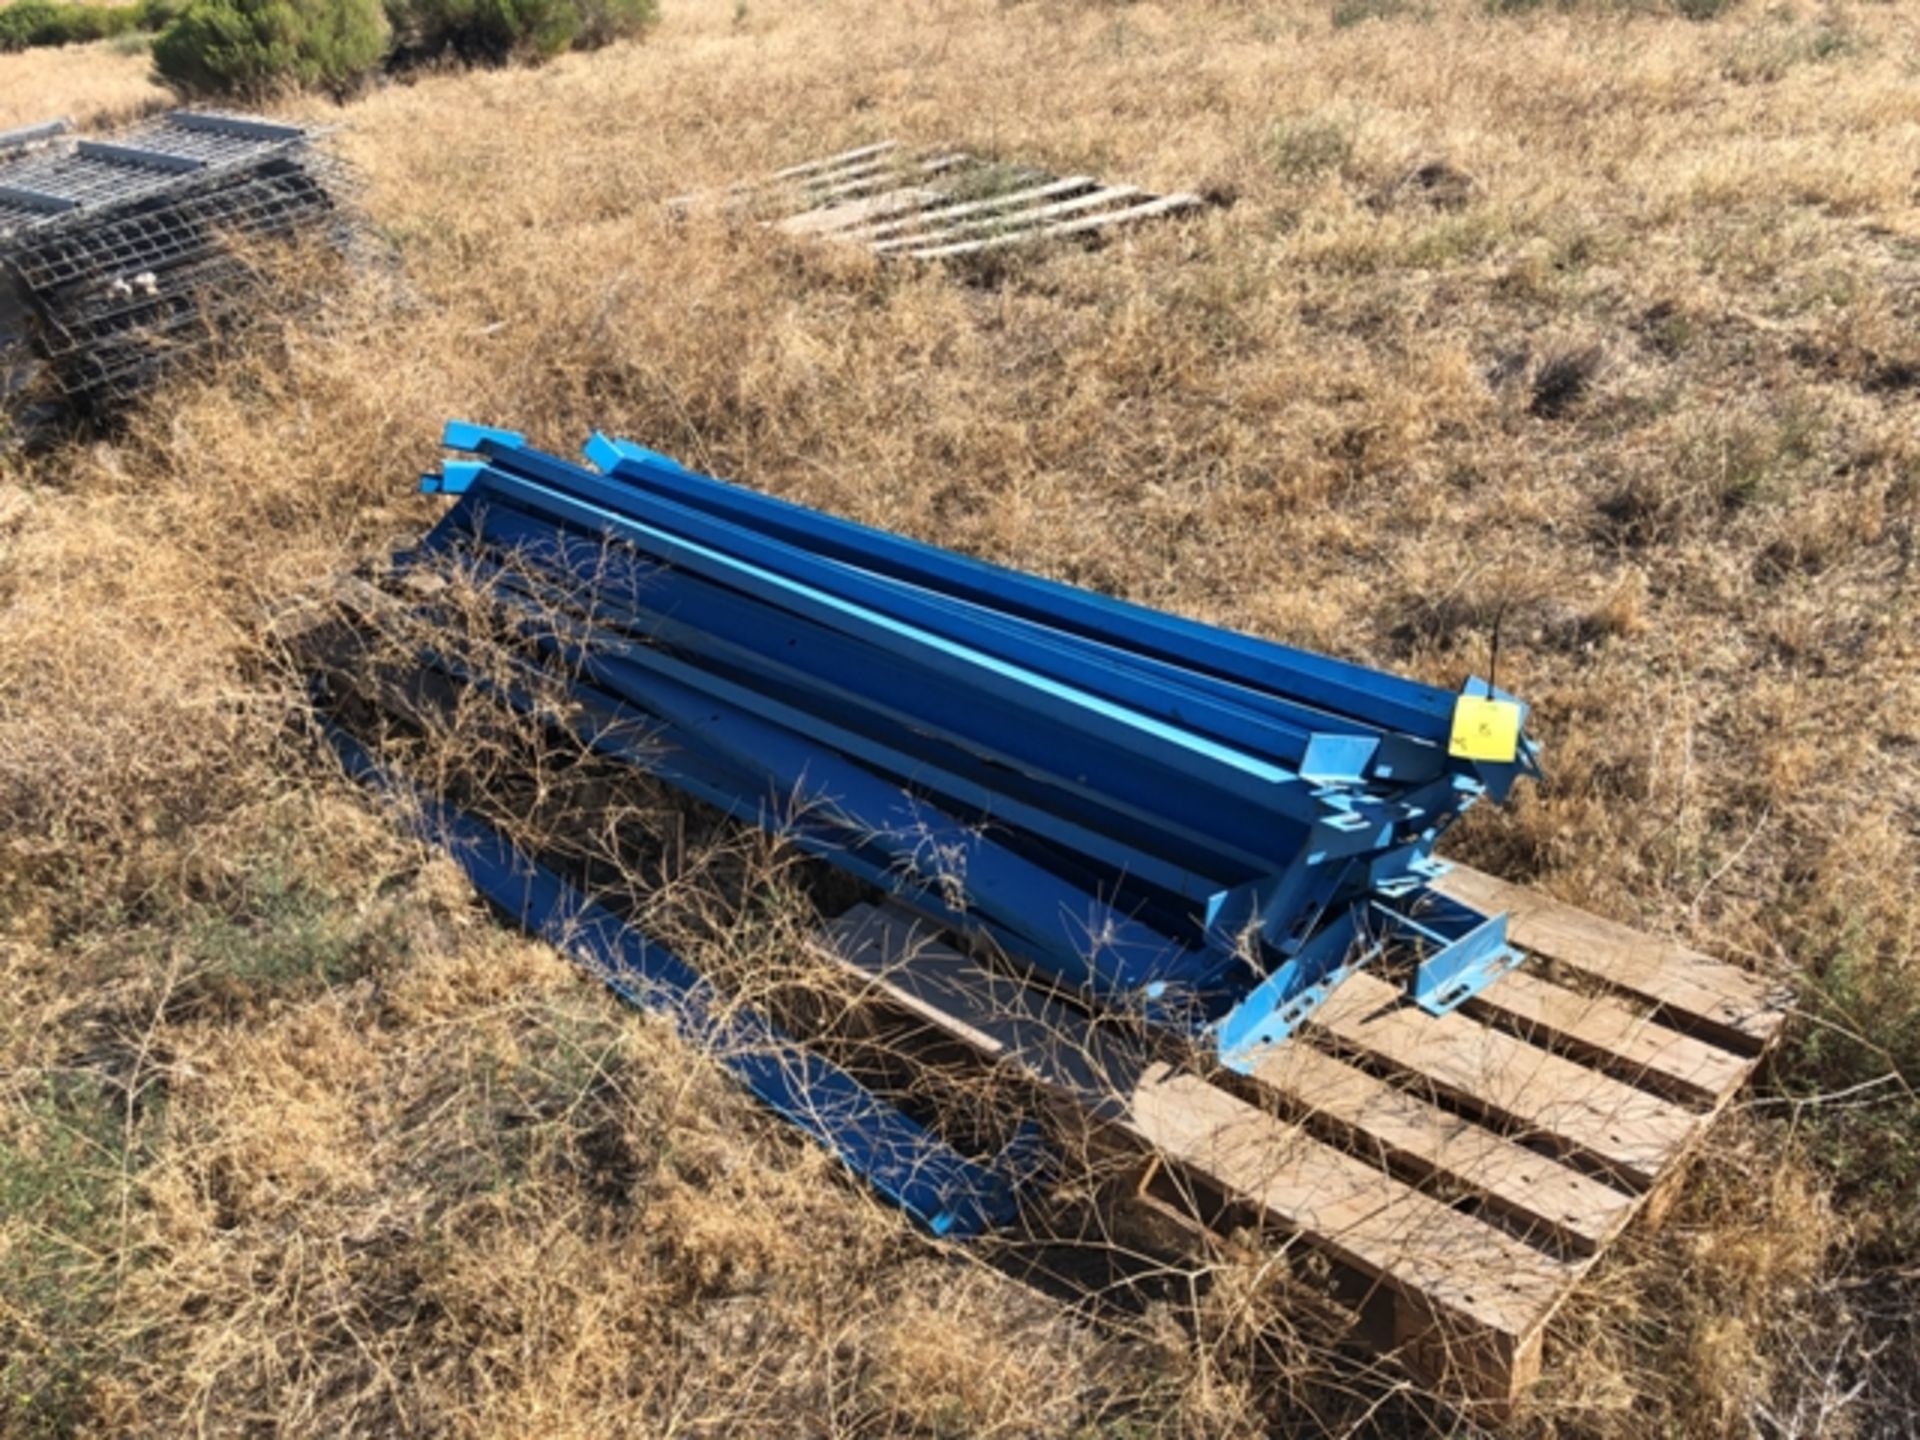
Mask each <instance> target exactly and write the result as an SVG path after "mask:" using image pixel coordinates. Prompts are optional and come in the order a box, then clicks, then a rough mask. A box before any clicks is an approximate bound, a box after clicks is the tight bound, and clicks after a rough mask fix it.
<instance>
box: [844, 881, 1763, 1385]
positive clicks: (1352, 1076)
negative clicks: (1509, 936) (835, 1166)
mask: <svg viewBox="0 0 1920 1440" xmlns="http://www.w3.org/2000/svg"><path fill="white" fill-rule="evenodd" d="M1447 886H1448V888H1449V889H1451V890H1453V891H1454V892H1455V893H1456V894H1459V895H1461V896H1462V897H1471V898H1473V899H1474V900H1475V901H1476V903H1488V904H1492V905H1497V906H1500V907H1502V908H1506V909H1509V910H1510V911H1511V912H1512V915H1513V936H1514V939H1515V941H1516V942H1517V943H1518V944H1520V945H1521V946H1523V947H1526V948H1528V949H1530V950H1532V951H1533V952H1535V953H1536V954H1538V955H1540V956H1543V957H1545V958H1546V959H1548V960H1549V961H1550V962H1551V963H1552V965H1553V966H1554V967H1555V968H1554V972H1553V973H1554V974H1555V975H1556V976H1558V977H1559V979H1556V980H1548V979H1544V978H1542V977H1541V976H1540V975H1539V974H1538V973H1535V972H1532V971H1528V970H1520V971H1516V972H1513V973H1511V974H1509V975H1507V976H1505V977H1503V978H1502V979H1501V980H1499V981H1497V982H1496V983H1495V984H1494V985H1492V986H1491V987H1490V988H1489V989H1488V990H1487V991H1486V992H1485V993H1484V994H1483V995H1482V996H1481V997H1480V998H1479V999H1477V1000H1476V1001H1474V1002H1473V1003H1472V1004H1471V1005H1470V1006H1469V1008H1468V1009H1467V1010H1466V1011H1462V1012H1459V1013H1454V1014H1450V1015H1441V1016H1434V1015H1430V1014H1427V1013H1425V1012H1424V1011H1422V1010H1421V1009H1419V1007H1417V1006H1415V1005H1413V1004H1411V1003H1409V1002H1408V1001H1407V1000H1406V998H1405V996H1404V995H1403V994H1402V993H1401V992H1400V990H1399V989H1398V988H1396V987H1394V986H1391V985H1389V984H1387V983H1385V982H1383V981H1381V980H1378V979H1375V978H1374V977H1372V976H1370V975H1367V974H1364V973H1362V974H1359V975H1356V976H1354V977H1352V978H1351V979H1349V980H1348V981H1347V983H1346V984H1345V985H1343V986H1342V987H1341V988H1340V989H1339V990H1338V991H1337V992H1336V993H1335V995H1334V996H1333V997H1332V998H1331V999H1330V1000H1329V1001H1328V1002H1327V1004H1326V1005H1325V1006H1324V1007H1323V1008H1322V1009H1321V1010H1320V1011H1319V1012H1318V1013H1317V1014H1316V1015H1315V1016H1314V1017H1313V1019H1312V1021H1311V1022H1310V1024H1309V1026H1308V1028H1307V1030H1306V1032H1305V1033H1304V1035H1303V1036H1301V1037H1296V1038H1295V1040H1294V1041H1293V1042H1292V1043H1290V1044H1288V1045H1286V1046H1284V1047H1281V1048H1280V1049H1278V1050H1276V1051H1274V1052H1272V1053H1271V1054H1269V1055H1268V1056H1267V1057H1266V1059H1265V1060H1264V1062H1263V1063H1262V1064H1261V1065H1260V1066H1259V1067H1258V1068H1257V1069H1256V1071H1255V1072H1254V1074H1253V1075H1252V1076H1251V1077H1250V1078H1248V1077H1234V1076H1228V1075H1225V1074H1222V1073H1217V1072H1216V1073H1214V1074H1211V1075H1201V1074H1198V1073H1192V1072H1189V1071H1187V1070H1185V1069H1183V1068H1181V1067H1180V1066H1179V1065H1178V1064H1176V1063H1171V1062H1170V1061H1169V1060H1168V1059H1166V1058H1162V1057H1159V1056H1156V1055H1153V1054H1150V1053H1148V1052H1146V1051H1143V1050H1141V1049H1138V1048H1136V1047H1135V1046H1134V1045H1133V1044H1132V1043H1131V1042H1129V1041H1128V1040H1127V1039H1125V1038H1123V1037H1122V1036H1121V1035H1120V1034H1119V1033H1117V1032H1116V1031H1114V1030H1113V1029H1112V1028H1111V1027H1107V1026H1096V1025H1094V1024H1092V1023H1091V1022H1090V1021H1089V1019H1088V1017H1087V1016H1086V1015H1085V1014H1084V1013H1083V1012H1081V1011H1080V1010H1078V1009H1077V1008H1076V1007H1075V1006H1074V1005H1073V1004H1071V1003H1070V1002H1068V1001H1066V1000H1064V999H1062V998H1060V997H1058V996H1056V995H1052V994H1046V993H1042V992H1040V991H1038V990H1036V989H1034V988H1032V987H1030V986H1029V985H1027V984H1025V983H1023V982H1022V981H1020V980H1018V979H1015V978H1012V977H1010V976H1008V975H1006V974H1004V973H1001V972H998V971H995V970H992V969H989V968H988V966H986V965H985V964H983V963H981V962H979V961H976V960H975V959H973V958H971V957H969V956H968V955H965V954H963V953H961V952H960V951H959V950H956V949H954V948H952V947H951V946H949V945H947V944H944V943H942V942H941V941H940V940H939V939H938V938H937V937H938V933H939V932H938V930H937V929H936V927H935V926H934V925H932V924H931V923H930V922H928V921H925V920H922V919H919V918H918V917H916V916H914V915H913V914H912V913H911V912H910V911H907V910H905V909H904V908H901V907H900V906H898V904H897V903H896V904H890V905H889V906H887V907H885V908H876V907H873V906H866V905H862V906H858V907H856V908H855V909H853V910H851V911H848V912H847V913H846V914H844V915H842V916H841V917H840V918H839V919H838V920H836V921H834V922H833V923H832V924H831V925H830V926H829V927H828V930H827V931H826V932H825V936H824V939H825V941H826V943H825V944H824V945H823V946H822V948H823V950H825V951H826V953H828V954H829V955H831V956H832V957H834V958H835V959H837V960H838V961H839V962H840V963H842V964H843V965H845V966H846V967H848V968H849V969H850V970H851V971H852V972H854V973H855V974H856V975H857V976H858V977H860V978H861V980H862V981H863V982H864V983H866V984H868V985H870V986H872V987H873V988H874V989H875V991H876V992H877V993H878V994H879V996H880V997H881V998H883V999H885V1000H886V1001H888V1002H890V1003H891V1004H892V1005H893V1006H894V1007H896V1008H897V1009H904V1010H906V1011H908V1012H911V1013H912V1014H913V1015H914V1016H915V1017H916V1019H917V1020H918V1021H920V1022H923V1023H925V1024H930V1025H932V1026H934V1027H935V1028H936V1029H937V1030H938V1031H940V1032H942V1033H943V1034H944V1035H945V1036H946V1037H947V1038H949V1039H951V1040H955V1041H958V1042H960V1043H963V1044H965V1045H967V1046H968V1047H970V1048H971V1049H972V1050H973V1051H974V1052H975V1053H977V1054H979V1055H981V1056H982V1057H984V1058H986V1059H988V1060H989V1061H991V1062H993V1063H995V1064H997V1065H1000V1066H1003V1067H1006V1068H1007V1069H1008V1070H1010V1071H1012V1072H1014V1073H1015V1074H1016V1075H1017V1076H1019V1077H1020V1078H1021V1079H1022V1080H1023V1081H1024V1082H1025V1083H1028V1084H1030V1085H1032V1086H1033V1087H1035V1088H1037V1089H1038V1090H1039V1091H1040V1092H1042V1093H1044V1094H1046V1095H1048V1096H1049V1097H1051V1098H1052V1100H1053V1101H1054V1103H1055V1104H1056V1105H1057V1106H1058V1107H1060V1108H1061V1109H1063V1110H1064V1111H1065V1112H1067V1113H1069V1114H1071V1115H1073V1116H1075V1117H1076V1118H1077V1122H1078V1123H1083V1124H1087V1125H1091V1126H1094V1127H1096V1128H1097V1129H1098V1130H1099V1131H1100V1132H1102V1133H1103V1134H1104V1135H1105V1136H1106V1137H1108V1138H1109V1139H1111V1140H1114V1141H1117V1142H1118V1143H1119V1144H1121V1145H1123V1146H1125V1147H1129V1148H1131V1149H1132V1150H1133V1151H1136V1152H1137V1153H1138V1155H1139V1157H1140V1159H1141V1162H1142V1169H1141V1172H1140V1173H1141V1185H1142V1187H1143V1190H1144V1187H1145V1185H1146V1183H1147V1181H1148V1180H1149V1179H1150V1178H1152V1177H1153V1176H1154V1175H1155V1174H1156V1172H1157V1170H1158V1167H1161V1166H1165V1167H1167V1168H1168V1169H1169V1170H1170V1171H1171V1172H1173V1174H1174V1175H1176V1176H1177V1177H1178V1179H1179V1186H1178V1188H1177V1190H1176V1192H1175V1193H1176V1194H1178V1195H1180V1196H1185V1197H1187V1200H1188V1202H1189V1203H1187V1204H1186V1205H1185V1206H1175V1207H1172V1208H1170V1207H1169V1206H1168V1205H1167V1203H1166V1199H1165V1195H1164V1194H1157V1195H1150V1196H1147V1197H1146V1200H1145V1203H1146V1204H1147V1205H1148V1206H1149V1207H1150V1208H1151V1209H1152V1210H1153V1211H1154V1212H1155V1218H1156V1220H1157V1222H1158V1223H1159V1224H1160V1225H1161V1227H1162V1229H1163V1230H1165V1229H1167V1228H1172V1229H1173V1230H1175V1231H1184V1232H1185V1234H1186V1235H1187V1236H1188V1238H1190V1239H1191V1240H1193V1241H1195V1242H1196V1243H1204V1242H1207V1241H1209V1240H1210V1239H1211V1240H1218V1239H1219V1238H1221V1237H1219V1236H1218V1234H1217V1232H1215V1231H1210V1230H1209V1229H1208V1228H1207V1226H1208V1223H1209V1222H1210V1221H1211V1222H1213V1223H1215V1224H1219V1223H1221V1221H1222V1220H1223V1219H1224V1220H1226V1221H1230V1222H1233V1223H1244V1222H1246V1221H1249V1220H1250V1221H1252V1222H1254V1223H1255V1224H1256V1225H1257V1226H1258V1227H1259V1228H1262V1229H1272V1230H1275V1231H1278V1232H1281V1233H1283V1234H1286V1235H1289V1236H1292V1237H1297V1240H1298V1241H1299V1242H1302V1243H1304V1244H1306V1245H1309V1246H1311V1247H1313V1248H1314V1249H1315V1250H1318V1251H1319V1252H1321V1253H1322V1254H1324V1255H1325V1256H1326V1257H1327V1258H1328V1259H1329V1260H1330V1261H1331V1262H1332V1263H1333V1264H1334V1266H1335V1267H1336V1270H1337V1271H1338V1272H1341V1275H1342V1278H1343V1279H1345V1280H1347V1281H1348V1282H1350V1285H1349V1289H1350V1290H1358V1291H1359V1292H1361V1293H1366V1294H1369V1295H1371V1296H1372V1297H1373V1300H1372V1304H1373V1306H1374V1307H1375V1308H1378V1307H1380V1306H1384V1307H1385V1311H1386V1314H1385V1318H1386V1319H1387V1320H1388V1322H1389V1324H1390V1335H1391V1344H1392V1346H1393V1349H1394V1352H1395V1354H1396V1356H1397V1358H1398V1360H1399V1361H1400V1363H1401V1364H1402V1365H1403V1366H1404V1367H1405V1368H1406V1369H1408V1370H1409V1371H1410V1372H1411V1373H1412V1374H1414V1375H1415V1376H1416V1377H1417V1378H1418V1379H1420V1380H1421V1381H1423V1382H1425V1383H1428V1384H1432V1385H1434V1386H1435V1387H1436V1388H1437V1389H1439V1390H1441V1391H1442V1393H1449V1394H1451V1395H1453V1396H1455V1397H1464V1398H1467V1399H1470V1400H1474V1401H1479V1402H1485V1403H1487V1404H1489V1405H1491V1406H1493V1407H1496V1408H1504V1407H1506V1406H1508V1405H1510V1404H1511V1403H1512V1402H1513V1401H1514V1400H1516V1399H1517V1398H1518V1397H1519V1395H1520V1394H1521V1392H1522V1391H1524V1390H1525V1389H1526V1387H1527V1386H1528V1385H1529V1384H1530V1383H1531V1382H1532V1380H1533V1379H1534V1378H1535V1377H1536V1376H1537V1374H1538V1372H1539V1368H1540V1363H1541V1352H1542V1346H1543V1341H1544V1337H1545V1333H1546V1328H1547V1324H1548V1321H1549V1320H1550V1319H1551V1318H1552V1316H1553V1315H1554V1313H1555V1312H1556V1311H1557V1310H1558V1309H1559V1307H1560V1305H1561V1304H1562V1303H1563V1302H1564V1301H1565V1300H1566V1299H1567V1297H1568V1295H1570V1294H1571V1293H1572V1292H1573V1290H1574V1288H1575V1287H1576V1285H1577V1284H1578V1283H1579V1281H1580V1279H1581V1277H1582V1276H1583V1275H1584V1274H1585V1273H1586V1272H1587V1270H1588V1269H1590V1268H1591V1267H1592V1265H1593V1264H1594V1262H1595V1261H1596V1260H1597V1259H1598V1258H1599V1257H1600V1255H1602V1254H1603V1253H1604V1252H1605V1250H1606V1248H1607V1246H1608V1245H1609V1244H1610V1243H1611V1242H1612V1241H1613V1240H1614V1239H1616V1238H1617V1237H1618V1236H1619V1235H1620V1233H1621V1231H1622V1230H1623V1229H1624V1228H1625V1227H1626V1226H1627V1225H1628V1223H1629V1222H1631V1221H1632V1220H1633V1219H1634V1218H1635V1217H1636V1216H1639V1215H1641V1214H1643V1213H1646V1212H1648V1211H1650V1210H1656V1209H1657V1208H1658V1207H1660V1206H1662V1205H1663V1204H1664V1202H1665V1201H1666V1200H1668V1199H1670V1197H1671V1195H1672V1194H1673V1192H1674V1189H1675V1187H1676V1185H1677V1182H1678V1180H1679V1178H1680V1176H1681V1174H1682V1173H1683V1171H1684V1169H1685V1162H1686V1161H1687V1159H1688V1157H1689V1156H1690V1155H1691V1154H1692V1153H1693V1151H1694V1149H1695V1148H1696V1147H1697V1146H1698V1144H1699V1142H1700V1140H1701V1138H1702V1136H1703V1135H1704V1134H1705V1132H1706V1130H1707V1129H1708V1127H1709V1126H1710V1125H1711V1124H1712V1123H1713V1121H1714V1120H1715V1119H1716V1118H1717V1117H1718V1116H1719V1114H1720V1113H1721V1111H1722V1110H1724V1109H1725V1107H1726V1106H1727V1104H1728V1102H1729V1101H1730V1100H1731V1099H1732V1098H1733V1096H1734V1095H1735V1094H1736V1093H1737V1092H1738V1091H1739V1089H1740V1088H1741V1086H1742V1085H1743V1084H1744V1083H1745V1082H1746V1080H1747V1079H1748V1077H1749V1076H1750V1075H1751V1074H1752V1072H1753V1070H1754V1068H1755V1067H1756V1066H1757V1065H1758V1064H1759V1062H1760V1059H1761V1057H1762V1055H1763V1054H1764V1053H1765V1052H1766V1050H1767V1048H1768V1046H1769V1045H1770V1044H1771V1043H1772V1042H1773V1040H1774V1039H1775V1038H1776V1037H1777V1035H1778V1033H1779V1030H1780V1027H1781V1025H1782V1023H1783V1021H1784V1019H1785V1013H1786V1010H1785V1007H1786V1004H1787V997H1786V995H1785V994H1784V993H1782V992H1781V991H1780V990H1778V989H1777V988H1776V987H1774V986H1771V985H1770V984H1769V983H1768V982H1766V981H1765V980H1763V979H1762V978H1761V977H1759V976H1756V975H1753V974H1750V973H1749V972H1747V971H1744V970H1740V969H1738V968H1736V967H1734V966H1731V965H1726V964H1722V963H1719V962H1716V961H1713V960H1710V959H1708V958H1707V957H1705V956H1702V955H1700V954H1698V953H1696V952H1693V951H1690V950H1687V949H1685V948H1684V947H1681V946H1678V945H1675V944H1672V943H1671V942H1667V941H1662V940H1659V939H1656V938H1654V937H1651V936H1648V935H1644V934H1641V933H1639V932H1637V931H1634V930H1631V929H1628V928H1627V927H1625V926H1621V925H1617V924H1615V923H1613V922H1610V921H1606V920H1603V919H1601V918H1599V917H1597V916H1594V915H1590V914H1587V913H1586V912H1583V911H1580V910H1577V909H1574V908H1573V907H1571V906H1567V905H1563V904H1561V903H1559V902H1557V901H1553V900H1550V899H1547V898H1546V897H1543V896H1539V895H1536V894H1534V893H1532V892H1529V891H1526V890H1523V889H1520V888H1519V887H1516V886H1511V885H1507V884H1505V883H1504V882H1502V881H1499V880H1496V879H1494V878H1492V877H1491V876H1486V875H1482V874H1479V873H1478V872H1475V871H1471V870H1464V869H1463V870H1458V871H1455V872H1454V874H1453V876H1451V877H1450V878H1449V880H1448V882H1447ZM1562 981H1565V982H1570V983H1561V982H1562ZM1576 984H1577V985H1579V986H1580V987H1581V988H1577V989H1576V988H1573V987H1574V985H1576ZM1197 1196H1206V1197H1209V1203H1208V1204H1207V1205H1205V1206H1202V1205H1199V1204H1197V1203H1195V1202H1194V1197H1197ZM1203 1212H1204V1213H1203Z"/></svg>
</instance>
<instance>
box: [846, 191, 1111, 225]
mask: <svg viewBox="0 0 1920 1440" xmlns="http://www.w3.org/2000/svg"><path fill="white" fill-rule="evenodd" d="M1097 184H1099V182H1098V181H1097V180H1095V179H1094V178H1093V177H1092V176H1091V175H1069V176H1067V177H1066V178H1065V179H1063V180H1053V181H1049V182H1048V183H1047V184H1044V185H1035V186H1032V187H1031V188H1029V189H1025V190H1010V191H1008V192H1007V193H1006V194H1004V195H995V196H992V197H991V198H988V199H984V200H967V201H963V202H961V203H960V204H957V205H942V206H940V207H939V208H938V209H935V210H928V211H925V212H924V213H922V214H920V215H916V216H914V217H913V218H912V219H908V220H890V221H887V222H886V223H885V224H876V225H863V226H861V227H860V229H859V230H857V231H855V232H853V233H852V234H849V235H844V236H843V237H842V238H843V239H848V240H851V239H854V238H856V237H857V238H859V239H861V240H879V239H881V238H883V237H885V236H887V235H890V234H893V233H895V232H897V231H900V230H905V229H907V228H909V227H910V226H914V225H931V224H933V223H934V222H936V221H944V220H959V219H962V218H964V217H965V216H968V215H982V214H985V213H987V212H989V211H993V210H1005V209H1008V208H1010V207H1012V206H1016V205H1023V204H1025V203H1027V202H1028V201H1030V200H1048V199H1051V198H1052V197H1054V196H1055V195H1072V194H1075V193H1076V192H1078V191H1081V190H1085V189H1088V188H1089V187H1091V186H1094V185H1097ZM943 198H944V197H943Z"/></svg>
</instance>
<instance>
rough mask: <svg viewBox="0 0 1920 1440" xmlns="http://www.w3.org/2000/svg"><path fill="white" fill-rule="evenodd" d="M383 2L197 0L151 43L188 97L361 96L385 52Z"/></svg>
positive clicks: (163, 73) (167, 75) (159, 63)
mask: <svg viewBox="0 0 1920 1440" xmlns="http://www.w3.org/2000/svg"><path fill="white" fill-rule="evenodd" d="M388 38H389V37H388V30H387V21H386V16H385V14H384V13H383V12H382V10H381V6H380V0H192V3H190V4H189V5H188V6H187V8H186V10H185V11H184V12H183V13H182V14H181V15H180V16H179V18H178V19H176V20H174V21H173V22H172V23H171V24H170V25H168V26H167V28H166V30H165V31H164V32H163V33H162V34H161V36H160V38H159V39H158V40H156V41H155V42H154V46H153V63H154V68H155V69H156V70H158V71H159V72H160V78H161V79H162V80H164V81H166V83H167V84H168V85H170V86H172V87H173V88H174V89H175V90H177V91H179V92H180V93H181V94H183V95H188V96H195V95H227V96H239V97H241V98H243V99H258V98H261V97H263V96H268V95H272V94H274V93H276V92H280V91H285V90H293V89H305V90H324V91H326V92H328V93H329V94H332V95H334V96H336V97H339V96H343V95H346V94H349V93H351V92H352V91H354V90H356V89H358V88H359V87H360V85H361V84H362V83H363V82H364V81H365V80H366V78H367V76H368V75H370V74H371V73H372V72H373V71H374V70H375V69H376V68H377V67H378V66H379V64H380V62H381V59H382V58H383V57H384V56H385V55H386V53H387V41H388Z"/></svg>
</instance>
